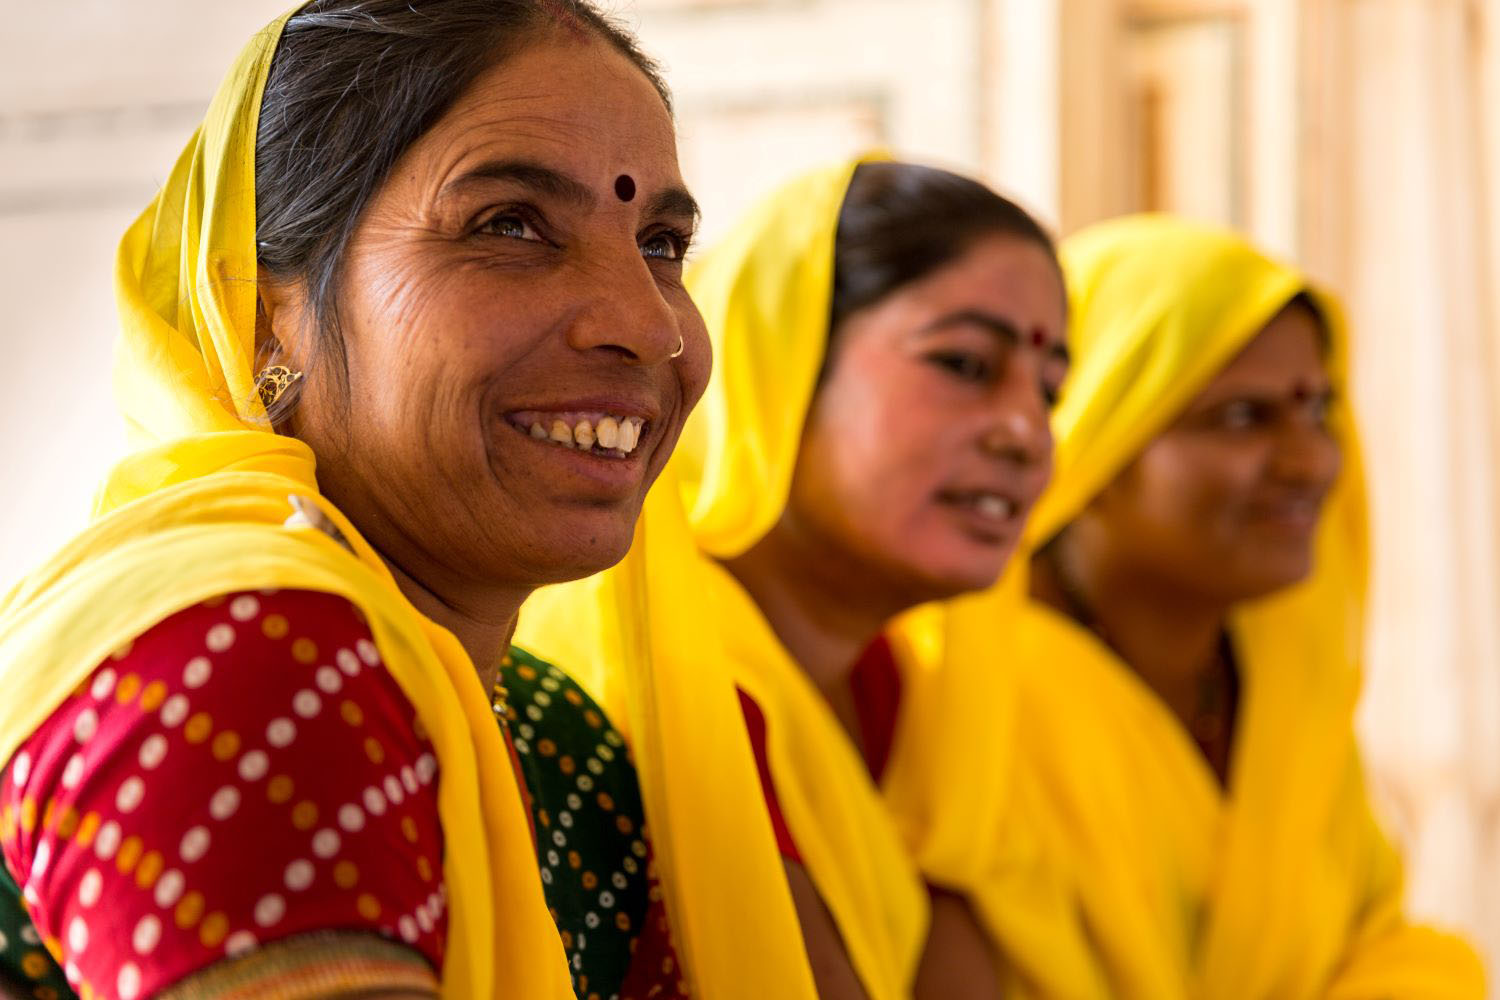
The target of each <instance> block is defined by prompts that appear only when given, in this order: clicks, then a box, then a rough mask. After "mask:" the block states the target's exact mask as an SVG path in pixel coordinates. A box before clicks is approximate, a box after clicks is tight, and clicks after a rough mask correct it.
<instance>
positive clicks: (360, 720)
mask: <svg viewBox="0 0 1500 1000" xmlns="http://www.w3.org/2000/svg"><path fill="white" fill-rule="evenodd" d="M537 80H546V81H547V85H546V86H545V87H543V88H538V87H537V86H536V83H535V81H537ZM675 148H676V147H675V137H674V131H673V124H672V119H671V112H670V108H669V106H668V101H667V95H666V92H665V90H664V88H663V87H662V85H661V83H660V80H659V78H658V77H657V76H656V74H655V71H654V69H653V67H652V64H651V63H650V62H649V60H647V59H646V58H645V57H643V56H642V55H641V54H640V53H639V52H638V50H637V49H636V48H635V46H634V43H633V42H632V41H631V40H630V38H629V37H628V36H626V35H625V34H623V33H622V32H620V31H619V30H617V29H616V28H614V27H612V26H611V25H610V24H609V23H608V22H607V21H605V20H604V19H603V18H602V17H601V16H600V15H599V14H598V13H597V12H596V11H595V10H594V9H593V8H591V7H589V6H588V5H587V4H585V3H582V2H558V0H535V2H525V0H522V2H514V3H508V4H496V3H493V2H488V0H431V2H427V3H422V4H409V3H407V2H405V0H315V2H313V3H310V4H307V5H305V6H302V7H299V9H297V10H295V11H293V12H291V13H289V14H288V15H286V16H284V17H283V18H281V19H279V20H277V21H276V22H275V23H274V24H272V25H271V26H270V27H268V28H267V29H266V30H264V31H263V32H261V33H260V34H258V35H257V36H256V37H255V38H254V39H253V40H252V41H251V43H250V44H249V46H248V47H247V48H246V49H245V50H244V52H243V54H242V55H241V57H240V58H239V60H238V62H237V63H236V65H235V66H234V68H233V69H232V70H231V72H230V74H229V76H228V77H227V79H226V80H225V82H224V83H223V85H222V87H221V88H220V90H219V92H218V94H217V96H216V97H215V98H214V101H213V103H212V105H211V107H210V108H209V111H208V116H207V118H206V120H205V122H204V124H203V126H202V128H201V129H200V130H199V131H198V133H197V134H196V136H195V137H194V138H193V139H192V141H191V142H190V143H189V144H188V146H187V149H186V150H185V151H184V153H183V154H182V156H181V158H180V159H179V161H178V163H177V165H176V167H175V169H174V170H173V171H172V172H171V174H170V176H169V177H168V179H167V182H166V184H165V186H164V188H163V189H162V191H161V192H160V194H159V195H158V196H157V198H156V199H155V200H154V201H153V202H152V204H151V205H150V206H149V207H148V208H147V210H146V211H145V213H144V214H143V215H142V216H141V217H140V219H139V220H138V221H137V222H136V223H135V225H134V226H132V227H131V229H130V230H129V232H128V233H127V234H126V236H125V239H124V241H123V243H122V244H121V247H120V253H119V261H118V270H117V277H118V298H119V305H120V314H121V320H122V324H123V331H122V335H121V337H120V340H119V347H118V367H117V375H118V378H117V387H118V390H119V394H120V399H121V403H122V407H123V410H124V412H125V415H126V418H127V420H128V421H129V423H130V425H131V429H132V431H133V433H134V436H135V441H136V444H137V446H138V449H139V450H137V451H136V452H135V453H134V454H133V455H131V456H130V457H129V458H128V459H126V460H125V461H124V462H123V463H122V464H121V465H119V466H118V467H117V468H116V469H115V470H114V471H113V473H112V474H111V475H110V476H109V478H108V480H107V481H106V483H105V484H104V487H103V489H102V491H101V493H100V496H99V501H98V506H97V511H96V518H95V520H94V523H93V524H92V526H91V527H89V528H88V530H86V531H85V532H84V533H83V534H81V535H80V536H79V537H78V538H77V539H75V540H74V541H73V542H72V543H71V544H69V545H68V546H67V547H66V548H64V549H63V550H62V552H60V553H59V554H58V555H57V556H56V557H55V558H54V559H53V560H52V561H51V562H50V563H48V564H47V565H46V566H44V567H42V568H41V569H40V570H39V571H38V572H37V573H35V574H34V575H33V576H31V577H30V578H29V579H27V580H26V581H25V582H23V583H22V584H21V585H20V586H19V587H18V588H17V589H16V590H15V591H14V592H13V593H12V594H11V595H10V596H9V597H8V599H7V600H6V602H5V605H4V608H3V613H0V689H3V690H4V691H5V697H4V699H0V851H3V864H0V993H10V992H12V991H19V992H20V993H22V994H23V995H25V996H34V997H42V998H45V997H49V996H50V997H73V996H81V997H84V998H89V997H101V998H109V1000H115V998H119V1000H135V998H137V997H152V996H165V997H190V996H213V997H228V996H233V997H247V998H248V997H275V998H278V1000H285V998H294V997H306V998H333V997H354V996H360V997H372V996H379V997H402V998H412V997H433V996H438V995H441V996H443V997H445V998H449V1000H490V998H505V1000H542V998H546V1000H564V998H567V997H572V996H574V995H577V996H579V997H587V996H590V995H596V994H598V993H599V992H601V991H602V992H603V993H606V994H611V995H613V994H619V995H622V996H626V997H632V996H645V995H647V994H650V995H652V996H681V995H682V994H681V991H680V990H679V989H678V986H677V983H678V978H679V977H678V976H677V975H676V974H675V971H674V967H675V960H674V959H673V956H672V953H671V945H670V940H669V938H668V937H667V936H666V934H665V933H664V932H663V927H662V924H661V920H660V914H659V912H657V913H653V912H652V910H653V908H652V906H651V902H650V901H651V896H652V894H653V892H652V888H651V884H650V879H649V876H648V873H647V868H648V864H649V847H648V845H647V844H646V842H645V841H644V840H643V839H642V838H643V837H644V833H643V831H642V829H641V826H642V815H641V803H640V798H639V791H638V789H637V786H636V784H635V777H634V772H633V770H631V768H630V767H629V764H628V760H627V757H626V754H625V753H624V751H623V748H622V742H621V740H620V737H619V735H618V733H617V732H616V731H615V730H614V729H612V728H610V726H609V725H608V723H607V722H606V720H605V719H604V718H603V717H602V716H601V715H600V713H599V712H598V710H597V709H596V708H595V707H594V706H593V705H592V704H591V703H590V702H589V701H588V699H587V698H586V697H585V696H584V695H583V694H582V693H581V692H580V691H579V690H578V688H577V687H576V685H574V684H572V682H571V681H570V680H569V679H568V678H567V677H566V676H565V675H562V674H561V673H560V672H559V671H556V670H555V669H553V668H551V667H549V666H547V665H546V664H543V663H540V662H539V661H536V660H533V659H530V658H527V657H524V656H522V655H520V654H516V655H515V656H514V657H511V656H508V655H507V652H506V651H507V647H508V643H509V638H510V633H511V631H512V629H513V627H514V622H515V617H516V613H517V609H518V608H519V606H520V604H521V602H522V601H523V600H524V599H525V597H526V595H527V594H528V593H529V592H530V591H531V590H532V589H533V588H535V587H536V586H538V585H540V584H543V583H550V582H556V581H559V580H566V579H570V578H574V577H577V576H579V575H582V574H587V573H591V572H594V571H596V570H598V569H601V568H603V567H605V566H607V565H609V564H610V563H612V562H613V561H615V560H616V559H618V558H619V557H620V556H621V555H622V554H623V553H624V551H625V549H626V547H627V546H628V544H629V542H630V539H631V536H632V533H633V531H634V524H635V519H636V516H637V514H638V513H639V511H640V506H641V504H642V502H643V501H644V498H645V495H646V491H647V489H648V487H649V485H650V483H651V482H652V481H653V479H654V478H655V476H656V474H657V473H658V472H659V471H660V469H661V468H662V467H663V465H664V464H665V462H666V459H667V456H668V454H669V453H670V451H671V449H672V447H673V444H674V442H675V440H676V438H677V435H678V432H679V430H680V428H681V426H682V424H683V421H684V420H685V418H686V415H687V412H688V411H689V409H691V407H692V405H693V404H694V402H695V401H696V399H697V397H698V395H699V394H700V393H701V392H702V389H703V386H704V384H705V383H706V380H707V372H708V367H709V346H708V341H707V338H706V336H705V334H704V330H703V325H702V321H701V318H700V317H699V316H698V313H697V311H696V309H695V308H694V307H693V305H692V302H691V300H690V299H689V298H688V296H687V293H686V291H685V289H684V288H683V286H682V281H681V268H682V254H683V250H684V248H685V244H686V242H687V240H688V239H689V237H690V235H691V229H692V226H693V224H694V215H695V210H694V206H693V202H692V199H691V197H690V196H689V195H688V194H687V192H686V191H685V190H684V188H683V186H682V182H681V179H680V176H679V173H678V168H677V162H676V154H675ZM497 677H498V679H499V680H500V681H501V682H503V683H502V684H500V685H496V679H497ZM492 688H493V689H494V694H493V695H492ZM507 688H508V689H509V690H508V692H507V691H506V690H505V689H507ZM497 714H499V715H505V716H509V722H510V730H509V732H508V733H507V732H506V731H504V727H503V726H502V725H501V724H497V719H496V715H497ZM575 772H576V773H575ZM584 793H587V798H586V799H585V798H584ZM528 806H529V807H530V808H529V809H528ZM539 862H540V870H539ZM549 909H550V910H551V911H552V912H550V913H549ZM585 932H586V933H585ZM632 956H634V958H632ZM570 980H571V981H570Z"/></svg>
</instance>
